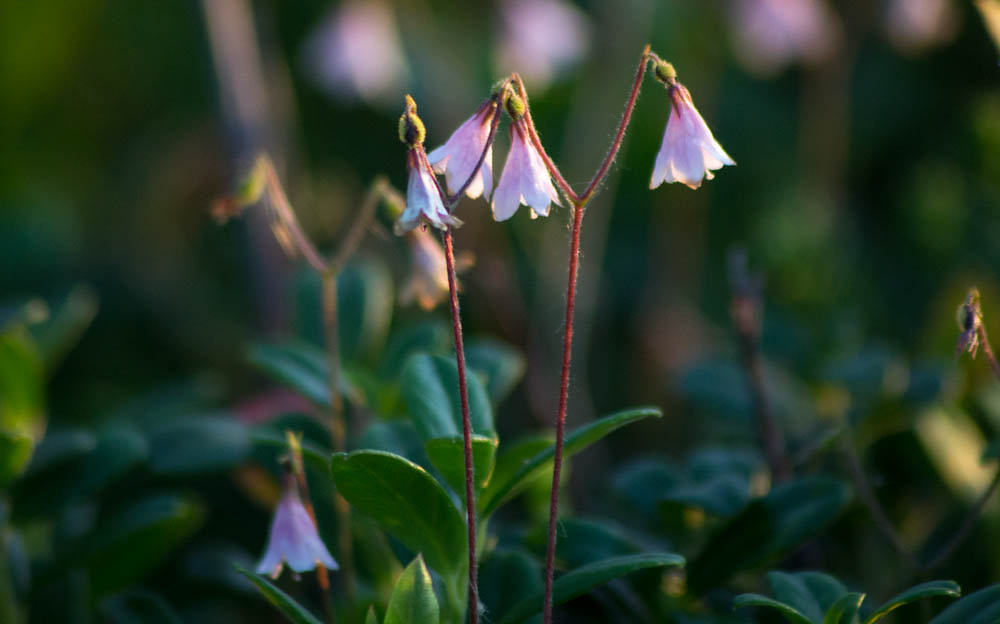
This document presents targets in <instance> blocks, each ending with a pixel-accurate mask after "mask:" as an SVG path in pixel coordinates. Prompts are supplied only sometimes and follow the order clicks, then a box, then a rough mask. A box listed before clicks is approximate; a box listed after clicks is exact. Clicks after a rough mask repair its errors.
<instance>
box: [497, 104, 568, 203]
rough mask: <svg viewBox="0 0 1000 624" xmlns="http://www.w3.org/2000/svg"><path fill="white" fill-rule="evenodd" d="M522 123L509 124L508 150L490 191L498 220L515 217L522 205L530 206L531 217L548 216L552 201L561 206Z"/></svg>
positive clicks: (550, 180) (517, 120)
mask: <svg viewBox="0 0 1000 624" xmlns="http://www.w3.org/2000/svg"><path fill="white" fill-rule="evenodd" d="M524 124H525V122H524V119H523V118H521V119H515V120H514V122H513V123H511V130H510V152H508V154H507V162H505V163H504V166H503V172H502V173H501V174H500V182H499V183H498V184H497V188H496V191H495V192H494V193H493V204H492V207H493V218H494V219H496V220H497V221H506V220H507V219H509V218H511V217H512V216H514V213H515V212H517V209H518V207H519V206H520V205H521V204H524V205H525V206H528V207H529V208H530V209H531V218H532V219H534V218H535V217H537V216H538V215H542V216H543V217H547V216H549V206H550V204H551V203H555V204H556V205H557V206H561V205H562V204H560V203H559V194H558V193H556V189H555V187H554V186H552V178H551V177H550V176H549V171H548V169H546V168H545V162H544V161H542V156H541V154H539V153H538V150H537V149H535V146H534V145H532V143H531V140H530V139H529V138H528V130H527V128H525V125H524Z"/></svg>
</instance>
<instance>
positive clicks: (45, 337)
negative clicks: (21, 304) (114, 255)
mask: <svg viewBox="0 0 1000 624" xmlns="http://www.w3.org/2000/svg"><path fill="white" fill-rule="evenodd" d="M97 307H98V306H97V293H96V292H94V290H93V289H92V288H90V287H89V286H86V285H78V286H75V287H74V288H73V289H72V290H70V291H69V293H68V294H67V295H66V296H65V297H64V298H63V299H62V301H60V302H59V303H57V304H56V305H54V306H53V307H52V313H51V314H50V315H49V317H48V318H47V319H45V320H44V321H42V322H40V323H38V324H37V325H34V326H32V327H31V333H32V335H33V336H34V337H35V341H36V343H37V344H38V349H39V352H40V353H41V355H42V361H43V362H44V363H45V370H46V371H47V372H48V373H50V374H51V373H52V371H54V370H55V369H56V368H58V366H59V364H60V363H61V362H62V361H63V359H64V358H65V357H66V354H68V353H69V352H70V350H72V349H73V347H75V346H76V343H77V342H79V340H80V337H81V336H82V335H83V332H84V331H86V329H87V328H88V327H89V326H90V323H91V322H92V321H93V320H94V317H95V316H96V315H97Z"/></svg>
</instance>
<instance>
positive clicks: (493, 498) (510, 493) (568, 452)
mask: <svg viewBox="0 0 1000 624" xmlns="http://www.w3.org/2000/svg"><path fill="white" fill-rule="evenodd" d="M662 415H663V412H661V411H660V409H659V408H656V407H637V408H633V409H628V410H623V411H621V412H616V413H614V414H611V415H609V416H605V417H604V418H601V419H599V420H596V421H594V422H592V423H589V424H587V425H584V426H583V427H580V428H578V429H576V430H575V431H573V432H572V433H570V434H569V435H567V436H566V439H565V440H564V441H563V458H564V459H569V458H570V457H572V456H573V455H574V454H576V453H578V452H580V451H582V450H583V449H585V448H587V447H588V446H590V445H591V444H593V443H594V442H597V441H598V440H600V439H601V438H603V437H605V436H606V435H608V434H609V433H611V432H612V431H615V430H617V429H620V428H622V427H624V426H625V425H628V424H631V423H634V422H636V421H639V420H643V419H645V418H649V417H651V416H655V417H657V418H659V417H660V416H662ZM554 455H555V445H554V444H552V445H549V446H548V447H547V448H546V449H544V450H542V451H540V452H538V453H536V454H535V455H533V456H531V457H530V458H527V459H522V458H521V457H517V458H514V461H506V460H505V459H504V456H503V455H501V456H500V458H499V459H498V462H497V463H498V466H499V464H501V463H503V464H504V465H505V466H506V465H517V466H518V467H517V470H516V471H515V472H514V474H513V475H511V476H510V477H509V478H506V479H500V478H497V477H500V476H501V475H500V472H501V471H500V470H499V468H498V470H497V471H496V472H497V475H495V477H494V478H493V479H492V480H491V481H490V483H489V485H488V486H487V487H486V489H485V490H483V495H482V496H481V497H480V499H479V506H480V508H481V509H482V515H483V517H484V518H485V517H487V516H489V515H490V514H492V513H493V512H494V511H496V509H497V507H499V506H500V505H502V504H503V503H504V502H505V501H507V500H509V499H510V498H512V497H514V496H515V495H516V494H517V493H518V492H520V491H521V490H522V489H523V488H524V487H525V486H526V485H527V484H528V483H530V482H531V481H532V480H533V479H534V478H535V477H537V476H538V475H539V474H541V473H542V472H544V471H545V470H546V469H548V467H549V465H550V464H551V462H552V458H553V456H554ZM504 472H506V470H505V471H504Z"/></svg>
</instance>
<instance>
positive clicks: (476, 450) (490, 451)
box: [424, 435, 497, 500]
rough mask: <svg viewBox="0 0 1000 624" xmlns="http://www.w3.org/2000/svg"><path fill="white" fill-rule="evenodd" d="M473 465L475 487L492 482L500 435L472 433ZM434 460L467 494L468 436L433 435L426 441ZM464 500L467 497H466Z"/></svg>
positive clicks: (458, 489) (451, 483) (447, 478)
mask: <svg viewBox="0 0 1000 624" xmlns="http://www.w3.org/2000/svg"><path fill="white" fill-rule="evenodd" d="M471 441H472V465H473V473H474V475H475V485H476V489H477V490H478V489H481V488H482V487H483V486H484V485H486V484H487V483H489V480H490V475H491V474H492V472H493V464H494V459H495V458H496V451H497V439H496V438H495V437H494V438H487V437H486V436H481V435H474V436H472V440H471ZM424 449H425V450H426V451H427V457H428V458H429V459H430V461H431V464H433V465H434V467H435V468H437V470H438V471H439V472H440V473H441V476H442V477H443V478H444V480H445V483H447V484H448V485H449V486H450V487H451V488H452V489H453V490H455V492H457V493H459V494H461V495H463V497H464V494H465V440H464V438H463V437H462V436H454V437H449V438H434V439H433V440H427V442H426V443H425V444H424ZM463 500H464V498H463Z"/></svg>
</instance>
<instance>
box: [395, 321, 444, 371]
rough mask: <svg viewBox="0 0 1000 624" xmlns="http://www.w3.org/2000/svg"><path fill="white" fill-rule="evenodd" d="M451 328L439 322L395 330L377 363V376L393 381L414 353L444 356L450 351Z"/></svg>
mask: <svg viewBox="0 0 1000 624" xmlns="http://www.w3.org/2000/svg"><path fill="white" fill-rule="evenodd" d="M452 340H453V338H452V332H451V328H450V327H448V326H446V325H445V324H444V323H442V322H440V321H436V320H435V321H427V322H424V323H418V324H416V325H411V326H409V327H404V328H403V329H400V330H395V331H393V333H392V336H390V338H389V344H388V346H387V347H386V348H385V353H383V354H382V357H381V358H380V359H381V361H380V362H379V367H378V370H379V375H380V376H381V377H382V378H383V379H385V378H392V379H395V378H396V377H397V376H398V375H399V373H400V371H402V370H403V368H404V367H405V366H406V363H407V362H408V361H409V360H410V357H411V356H413V355H414V354H416V353H430V354H434V355H446V354H448V353H449V352H451V350H452Z"/></svg>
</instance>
